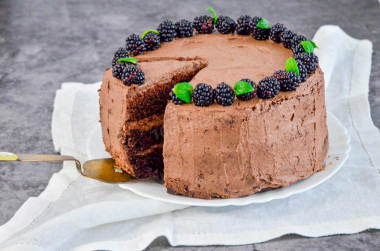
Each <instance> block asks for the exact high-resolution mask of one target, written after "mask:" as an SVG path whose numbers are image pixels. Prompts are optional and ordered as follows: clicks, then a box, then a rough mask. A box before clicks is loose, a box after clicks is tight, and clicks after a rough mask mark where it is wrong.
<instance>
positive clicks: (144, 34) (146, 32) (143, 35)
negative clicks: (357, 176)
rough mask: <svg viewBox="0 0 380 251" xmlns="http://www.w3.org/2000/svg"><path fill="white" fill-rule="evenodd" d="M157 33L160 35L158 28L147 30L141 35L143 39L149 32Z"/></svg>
mask: <svg viewBox="0 0 380 251" xmlns="http://www.w3.org/2000/svg"><path fill="white" fill-rule="evenodd" d="M151 32H152V33H155V34H157V35H159V34H160V33H159V32H158V31H156V30H147V31H145V32H144V33H143V34H142V35H141V39H144V37H145V36H146V34H148V33H151Z"/></svg>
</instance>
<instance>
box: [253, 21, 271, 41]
mask: <svg viewBox="0 0 380 251" xmlns="http://www.w3.org/2000/svg"><path fill="white" fill-rule="evenodd" d="M260 20H261V18H260V19H259V21H260ZM256 21H257V19H256V17H254V18H252V22H251V24H250V28H251V29H250V30H251V36H252V37H253V38H255V39H257V40H267V39H268V38H269V33H270V28H269V29H262V28H259V27H257V24H258V22H259V21H257V22H256Z"/></svg>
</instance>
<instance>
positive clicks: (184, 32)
mask: <svg viewBox="0 0 380 251" xmlns="http://www.w3.org/2000/svg"><path fill="white" fill-rule="evenodd" d="M175 30H176V32H177V37H180V38H182V37H191V36H193V30H194V26H193V23H192V22H190V21H187V20H186V19H182V20H180V21H178V22H176V23H175Z"/></svg>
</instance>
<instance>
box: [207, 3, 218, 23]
mask: <svg viewBox="0 0 380 251" xmlns="http://www.w3.org/2000/svg"><path fill="white" fill-rule="evenodd" d="M207 10H208V11H211V13H212V15H213V16H214V24H216V21H218V16H217V15H216V13H215V10H214V9H213V8H211V7H209V8H207Z"/></svg>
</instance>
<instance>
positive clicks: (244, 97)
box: [236, 78, 257, 101]
mask: <svg viewBox="0 0 380 251" xmlns="http://www.w3.org/2000/svg"><path fill="white" fill-rule="evenodd" d="M240 81H244V82H247V83H248V84H250V85H251V86H252V87H253V89H254V91H252V92H248V93H244V94H241V95H236V97H237V98H238V99H240V100H243V101H247V100H250V99H253V98H255V97H256V96H257V88H256V84H255V82H254V81H253V80H250V79H249V78H243V79H242V80H240Z"/></svg>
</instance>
